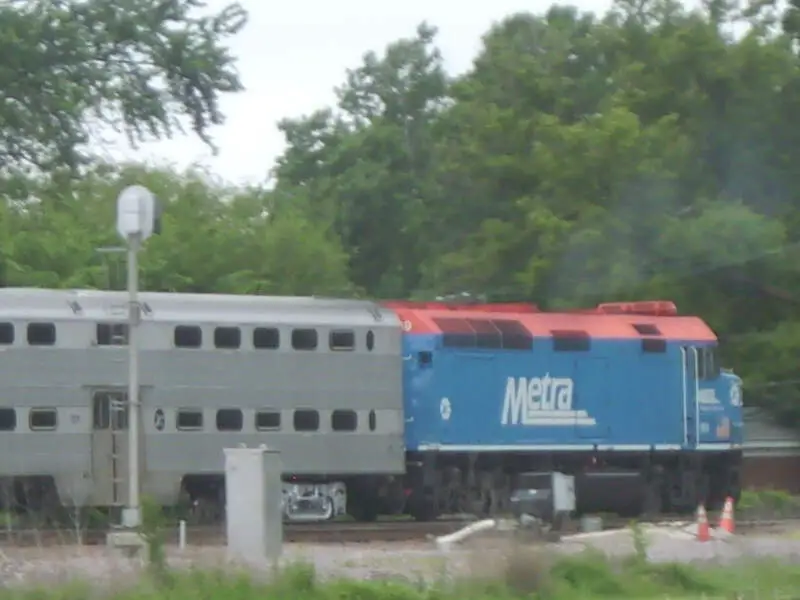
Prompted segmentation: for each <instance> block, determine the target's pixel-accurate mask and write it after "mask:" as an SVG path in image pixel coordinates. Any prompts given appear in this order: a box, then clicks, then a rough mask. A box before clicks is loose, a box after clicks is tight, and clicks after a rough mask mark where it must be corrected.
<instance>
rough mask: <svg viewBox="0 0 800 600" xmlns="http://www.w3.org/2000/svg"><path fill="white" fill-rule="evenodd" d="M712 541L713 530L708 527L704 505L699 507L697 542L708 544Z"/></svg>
mask: <svg viewBox="0 0 800 600" xmlns="http://www.w3.org/2000/svg"><path fill="white" fill-rule="evenodd" d="M710 539H711V528H710V527H709V526H708V515H706V508H705V506H703V505H702V504H701V505H700V506H698V507H697V541H698V542H707V541H709V540H710Z"/></svg>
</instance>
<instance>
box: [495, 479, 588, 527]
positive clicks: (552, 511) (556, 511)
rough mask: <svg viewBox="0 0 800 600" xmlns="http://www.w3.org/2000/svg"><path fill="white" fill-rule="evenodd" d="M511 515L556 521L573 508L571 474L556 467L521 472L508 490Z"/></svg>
mask: <svg viewBox="0 0 800 600" xmlns="http://www.w3.org/2000/svg"><path fill="white" fill-rule="evenodd" d="M511 506H512V510H513V512H514V515H515V516H516V517H518V518H520V517H522V515H528V516H531V517H535V518H537V519H539V520H541V521H543V522H545V523H551V524H558V523H560V522H561V521H562V520H563V519H564V518H565V517H567V516H568V515H569V514H570V513H571V512H573V511H574V510H575V478H574V477H573V476H572V475H564V473H559V472H557V471H550V472H544V473H522V474H521V475H520V476H519V480H518V481H517V485H516V486H515V489H514V491H513V493H512V494H511Z"/></svg>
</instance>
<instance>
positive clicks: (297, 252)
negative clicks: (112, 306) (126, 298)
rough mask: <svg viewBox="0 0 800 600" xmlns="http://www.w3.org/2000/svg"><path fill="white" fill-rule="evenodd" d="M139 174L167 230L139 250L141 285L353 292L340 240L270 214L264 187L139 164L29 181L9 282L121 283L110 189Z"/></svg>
mask: <svg viewBox="0 0 800 600" xmlns="http://www.w3.org/2000/svg"><path fill="white" fill-rule="evenodd" d="M134 182H136V183H140V184H143V185H145V186H147V187H148V188H149V189H151V190H152V191H153V192H154V193H155V194H156V195H157V196H158V198H159V199H160V200H161V201H162V202H163V205H164V214H163V225H162V227H163V229H162V233H161V235H158V236H153V237H152V238H150V239H149V240H148V242H147V244H146V245H145V247H144V250H143V252H142V286H143V288H144V289H147V290H152V291H174V292H219V293H259V294H275V295H310V294H326V295H337V294H338V295H350V294H354V293H355V290H354V288H353V287H352V286H351V285H350V284H349V281H348V279H347V256H346V254H345V253H344V252H343V250H342V249H341V246H340V245H339V243H338V241H337V240H336V239H335V238H334V237H332V236H331V235H329V234H328V233H327V232H326V231H325V230H324V229H323V228H321V227H318V226H316V225H315V224H313V223H312V222H311V221H309V220H308V219H306V217H305V215H304V214H303V213H301V212H297V211H284V212H282V213H281V214H280V215H271V214H270V204H271V199H270V195H269V193H268V192H265V191H264V190H260V189H248V188H245V189H242V188H234V187H230V186H225V185H222V184H220V183H217V182H215V181H214V180H213V179H212V178H211V177H210V176H208V174H206V173H202V172H199V171H192V172H188V173H185V174H181V173H175V172H173V171H169V170H153V169H147V168H143V167H139V166H135V165H133V166H122V167H119V166H113V165H111V166H109V165H98V166H96V167H94V168H93V169H92V170H91V171H89V172H87V173H86V174H85V176H84V177H82V178H81V179H79V180H74V179H71V178H69V177H66V176H64V175H63V174H61V173H56V174H55V175H52V176H50V177H48V178H46V179H39V180H33V181H31V182H29V184H28V187H27V189H28V191H29V193H30V196H29V197H28V198H27V199H26V200H19V201H17V202H15V203H13V204H12V208H11V210H10V211H9V213H8V214H7V218H8V227H9V228H10V230H11V231H13V232H14V235H13V236H12V237H11V244H10V245H9V246H8V247H7V250H6V252H7V256H6V259H7V265H8V267H7V284H8V285H11V286H42V287H74V288H79V287H95V288H107V287H109V286H111V287H114V288H117V289H121V288H122V287H123V286H124V256H123V255H120V254H103V253H99V252H98V249H100V248H109V247H115V246H119V245H120V241H119V238H118V234H117V232H116V229H115V227H114V223H115V221H114V210H115V208H114V207H115V205H114V198H115V197H116V196H117V194H118V193H119V191H120V190H121V189H122V188H123V187H124V186H126V185H130V184H132V183H134Z"/></svg>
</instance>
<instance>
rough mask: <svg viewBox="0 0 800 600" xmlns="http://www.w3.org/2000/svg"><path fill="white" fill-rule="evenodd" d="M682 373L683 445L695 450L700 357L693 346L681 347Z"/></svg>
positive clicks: (698, 414) (698, 427) (697, 439)
mask: <svg viewBox="0 0 800 600" xmlns="http://www.w3.org/2000/svg"><path fill="white" fill-rule="evenodd" d="M681 365H682V367H681V368H682V371H683V377H682V382H683V444H684V446H685V447H686V448H695V447H696V446H697V443H698V441H699V439H700V403H699V402H698V400H699V398H698V396H699V395H700V381H699V379H698V373H699V365H700V356H699V355H698V352H697V348H695V347H693V346H683V347H681Z"/></svg>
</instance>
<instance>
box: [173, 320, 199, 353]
mask: <svg viewBox="0 0 800 600" xmlns="http://www.w3.org/2000/svg"><path fill="white" fill-rule="evenodd" d="M174 341H175V347H176V348H199V347H200V346H201V345H202V344H203V331H202V330H201V329H200V328H199V327H198V326H197V325H178V326H176V327H175V332H174Z"/></svg>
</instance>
